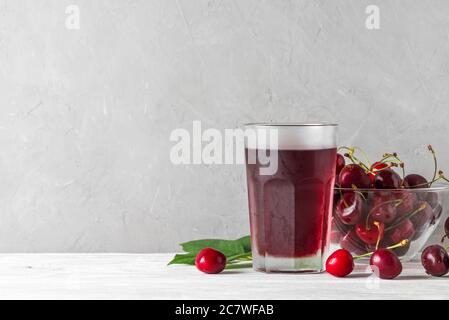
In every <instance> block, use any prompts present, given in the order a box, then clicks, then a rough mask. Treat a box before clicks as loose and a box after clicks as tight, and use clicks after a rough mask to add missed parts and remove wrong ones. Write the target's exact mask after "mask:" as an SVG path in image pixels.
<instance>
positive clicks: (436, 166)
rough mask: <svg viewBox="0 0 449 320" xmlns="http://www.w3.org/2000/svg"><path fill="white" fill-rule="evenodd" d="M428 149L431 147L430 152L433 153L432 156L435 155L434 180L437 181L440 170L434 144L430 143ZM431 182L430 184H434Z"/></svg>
mask: <svg viewBox="0 0 449 320" xmlns="http://www.w3.org/2000/svg"><path fill="white" fill-rule="evenodd" d="M427 149H429V151H430V153H432V157H433V166H434V170H433V178H432V181H433V182H435V178H436V177H437V172H438V161H437V156H436V154H435V150H434V149H433V147H432V145H430V144H429V145H428V146H427ZM433 182H431V183H430V185H432V183H433Z"/></svg>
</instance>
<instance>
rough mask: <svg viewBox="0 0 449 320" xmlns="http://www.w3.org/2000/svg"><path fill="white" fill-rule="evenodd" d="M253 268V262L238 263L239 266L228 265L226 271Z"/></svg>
mask: <svg viewBox="0 0 449 320" xmlns="http://www.w3.org/2000/svg"><path fill="white" fill-rule="evenodd" d="M252 266H253V264H252V262H245V263H238V264H228V265H226V267H225V269H226V270H231V269H244V268H251V267H252Z"/></svg>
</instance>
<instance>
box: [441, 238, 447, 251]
mask: <svg viewBox="0 0 449 320" xmlns="http://www.w3.org/2000/svg"><path fill="white" fill-rule="evenodd" d="M446 238H447V234H445V235H444V236H443V237H442V238H441V243H443V242H444V239H446ZM446 250H447V247H446Z"/></svg>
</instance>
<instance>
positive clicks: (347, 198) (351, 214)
mask: <svg viewBox="0 0 449 320" xmlns="http://www.w3.org/2000/svg"><path fill="white" fill-rule="evenodd" d="M335 212H336V214H337V215H338V217H339V218H340V221H341V222H342V223H344V224H347V225H354V224H356V223H357V222H358V221H359V220H360V218H361V217H362V212H363V199H362V197H361V196H360V195H359V194H358V193H356V192H348V193H345V194H343V195H342V197H341V198H340V199H339V200H338V201H337V204H336V206H335Z"/></svg>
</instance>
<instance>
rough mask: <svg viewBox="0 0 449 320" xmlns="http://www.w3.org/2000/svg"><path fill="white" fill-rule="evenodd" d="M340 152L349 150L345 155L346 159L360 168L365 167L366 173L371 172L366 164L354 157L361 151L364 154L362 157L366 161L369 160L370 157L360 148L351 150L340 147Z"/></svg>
mask: <svg viewBox="0 0 449 320" xmlns="http://www.w3.org/2000/svg"><path fill="white" fill-rule="evenodd" d="M340 150H347V151H348V152H347V153H345V157H347V158H349V159H350V160H351V161H352V163H354V164H358V165H359V166H361V167H363V169H364V170H365V171H366V172H369V171H370V169H369V168H368V167H367V166H366V164H364V163H363V162H362V161H360V160H359V159H358V158H357V157H356V156H354V153H355V151H356V150H358V151H359V152H360V153H362V155H363V156H364V157H365V160H368V157H367V156H366V153H365V152H364V151H363V150H362V149H360V148H358V147H352V148H350V147H345V146H343V147H339V148H338V151H340ZM368 164H369V161H368Z"/></svg>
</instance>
